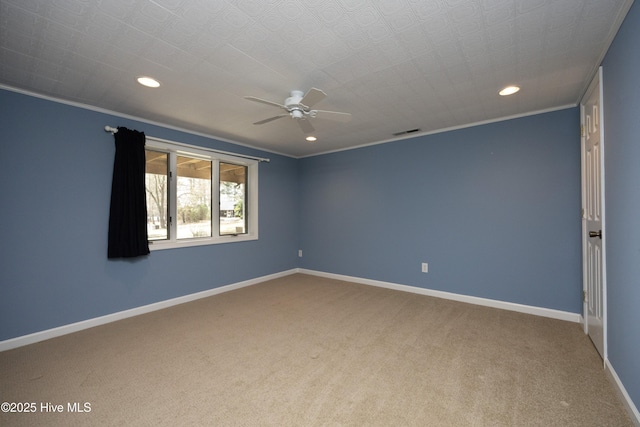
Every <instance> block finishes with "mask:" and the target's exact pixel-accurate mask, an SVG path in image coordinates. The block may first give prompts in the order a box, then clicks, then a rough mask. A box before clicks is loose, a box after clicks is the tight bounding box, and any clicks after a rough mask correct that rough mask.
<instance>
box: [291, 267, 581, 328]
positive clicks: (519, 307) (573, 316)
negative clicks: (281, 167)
mask: <svg viewBox="0 0 640 427" xmlns="http://www.w3.org/2000/svg"><path fill="white" fill-rule="evenodd" d="M298 271H299V272H300V273H302V274H310V275H313V276H320V277H326V278H329V279H337V280H344V281H345V282H354V283H361V284H364V285H371V286H377V287H380V288H387V289H395V290H397V291H403V292H412V293H415V294H420V295H427V296H431V297H437V298H443V299H449V300H454V301H460V302H465V303H469V304H476V305H482V306H486V307H493V308H500V309H502V310H509V311H517V312H520V313H527V314H533V315H536V316H542V317H550V318H552V319H559V320H566V321H568V322H576V323H580V322H581V321H582V315H581V314H579V313H571V312H568V311H561V310H553V309H550V308H541V307H535V306H531V305H523V304H516V303H512V302H505V301H498V300H492V299H487V298H479V297H472V296H468V295H462V294H454V293H451V292H444V291H436V290H433V289H425V288H418V287H416V286H407V285H399V284H397V283H390V282H382V281H379V280H371V279H363V278H360V277H352V276H343V275H341V274H333V273H325V272H322V271H315V270H306V269H303V268H300V269H298Z"/></svg>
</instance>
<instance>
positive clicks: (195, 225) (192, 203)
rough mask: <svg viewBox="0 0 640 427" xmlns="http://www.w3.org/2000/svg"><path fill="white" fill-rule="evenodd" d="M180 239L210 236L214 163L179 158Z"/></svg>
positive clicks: (177, 205) (178, 221) (178, 212)
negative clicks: (212, 164)
mask: <svg viewBox="0 0 640 427" xmlns="http://www.w3.org/2000/svg"><path fill="white" fill-rule="evenodd" d="M177 172H178V180H177V193H176V196H177V197H176V207H177V215H178V218H177V226H178V236H177V237H178V239H191V238H195V237H211V161H209V160H202V159H198V158H194V157H186V156H177Z"/></svg>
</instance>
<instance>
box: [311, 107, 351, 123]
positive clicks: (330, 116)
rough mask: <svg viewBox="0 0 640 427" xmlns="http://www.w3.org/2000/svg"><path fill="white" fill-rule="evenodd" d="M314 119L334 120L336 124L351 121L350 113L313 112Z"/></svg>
mask: <svg viewBox="0 0 640 427" xmlns="http://www.w3.org/2000/svg"><path fill="white" fill-rule="evenodd" d="M311 115H312V117H318V118H320V119H327V120H334V121H336V122H342V123H346V122H348V121H351V114H350V113H341V112H339V111H326V110H312V111H311Z"/></svg>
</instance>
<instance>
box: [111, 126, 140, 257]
mask: <svg viewBox="0 0 640 427" xmlns="http://www.w3.org/2000/svg"><path fill="white" fill-rule="evenodd" d="M114 137H115V143H116V157H115V161H114V163H113V180H112V182H111V209H110V211H109V253H108V257H109V258H131V257H137V256H141V255H148V254H149V242H148V236H147V201H146V193H145V191H146V190H145V155H144V144H145V136H144V133H142V132H138V131H135V130H129V129H127V128H125V127H119V128H118V132H117V133H115V134H114Z"/></svg>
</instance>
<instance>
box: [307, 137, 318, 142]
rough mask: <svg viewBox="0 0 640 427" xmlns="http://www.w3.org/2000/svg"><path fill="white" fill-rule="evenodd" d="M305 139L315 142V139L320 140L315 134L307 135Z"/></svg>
mask: <svg viewBox="0 0 640 427" xmlns="http://www.w3.org/2000/svg"><path fill="white" fill-rule="evenodd" d="M305 139H306V140H307V141H309V142H313V141H317V140H318V138H316V137H315V136H308V137H306V138H305Z"/></svg>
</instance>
